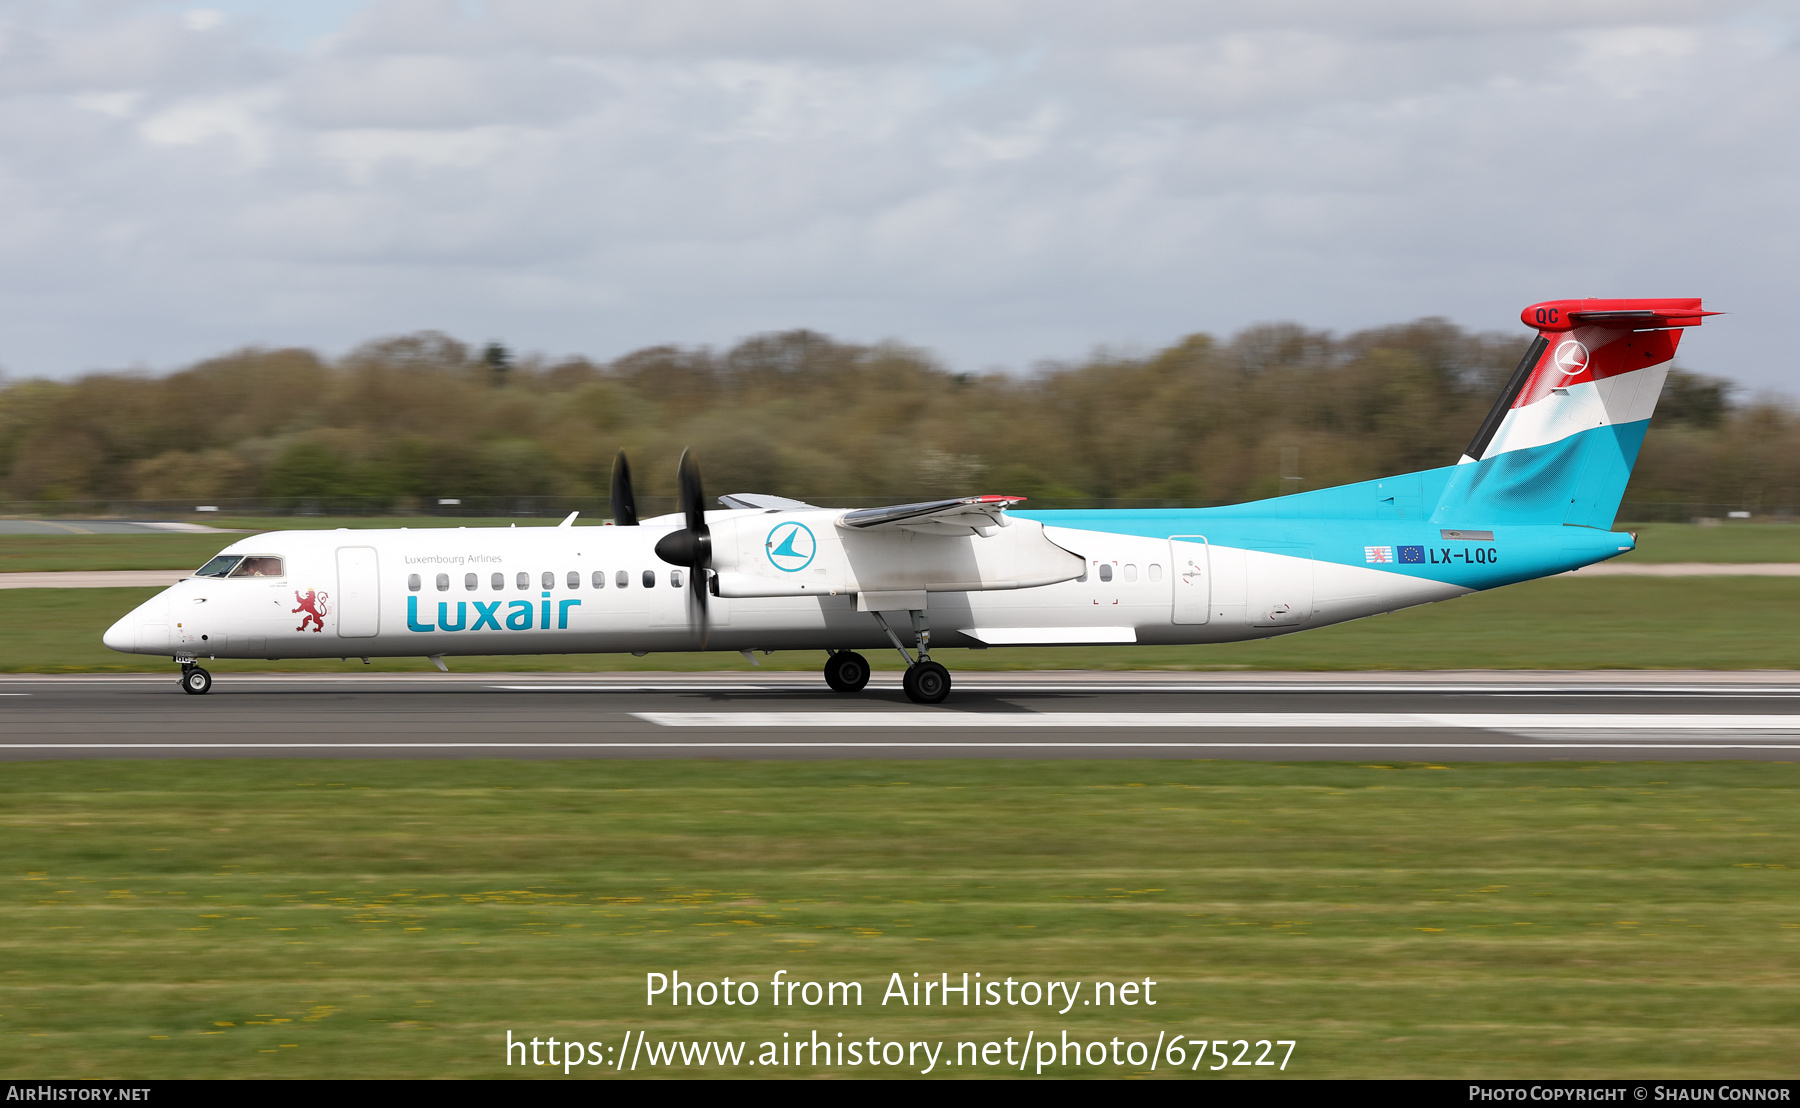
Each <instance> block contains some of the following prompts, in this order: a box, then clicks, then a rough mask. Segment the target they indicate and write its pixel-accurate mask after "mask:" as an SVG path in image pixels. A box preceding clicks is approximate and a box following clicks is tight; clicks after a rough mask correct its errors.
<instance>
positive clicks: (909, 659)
mask: <svg viewBox="0 0 1800 1108" xmlns="http://www.w3.org/2000/svg"><path fill="white" fill-rule="evenodd" d="M872 614H873V615H874V616H875V621H876V622H877V623H879V624H881V629H882V630H883V631H886V632H887V637H888V641H889V642H891V643H893V644H894V649H895V650H898V651H899V652H900V657H901V658H903V659H904V660H905V661H906V676H905V677H904V678H902V679H901V682H900V687H901V688H903V689H905V690H906V696H907V699H909V700H911V701H912V702H913V703H915V704H942V703H943V702H944V698H945V697H948V696H949V695H950V671H949V670H947V669H945V668H944V667H943V666H941V665H938V664H937V663H936V662H934V661H932V660H931V624H930V623H929V621H927V620H926V618H925V612H924V610H923V609H915V610H914V611H912V612H909V613H908V614H909V615H911V616H912V626H913V637H914V642H915V643H916V645H917V650H918V657H917V658H915V657H913V656H912V655H911V654H908V653H907V652H906V646H905V644H903V643H902V642H901V641H900V636H899V635H897V634H895V633H894V629H893V628H892V627H890V626H888V621H887V618H886V617H885V616H883V615H882V614H881V613H880V612H874V613H872Z"/></svg>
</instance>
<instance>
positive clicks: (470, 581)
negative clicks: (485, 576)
mask: <svg viewBox="0 0 1800 1108" xmlns="http://www.w3.org/2000/svg"><path fill="white" fill-rule="evenodd" d="M480 587H481V574H479V573H465V574H463V590H464V591H465V592H474V591H475V590H476V589H478V588H480Z"/></svg>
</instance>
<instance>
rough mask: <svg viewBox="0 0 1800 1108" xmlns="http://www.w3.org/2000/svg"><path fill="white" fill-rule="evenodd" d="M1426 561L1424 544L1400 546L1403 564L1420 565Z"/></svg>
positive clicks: (1401, 562)
mask: <svg viewBox="0 0 1800 1108" xmlns="http://www.w3.org/2000/svg"><path fill="white" fill-rule="evenodd" d="M1424 561H1425V548H1424V547H1422V546H1402V547H1400V564H1401V565H1419V564H1420V563H1422V562H1424Z"/></svg>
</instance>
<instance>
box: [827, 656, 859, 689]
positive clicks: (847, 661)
mask: <svg viewBox="0 0 1800 1108" xmlns="http://www.w3.org/2000/svg"><path fill="white" fill-rule="evenodd" d="M825 683H826V684H827V685H830V686H831V687H832V689H834V690H835V691H837V692H862V691H863V688H864V687H865V686H866V685H868V683H869V660H868V659H867V658H865V657H863V656H862V655H861V654H858V653H857V652H856V651H854V650H834V651H832V652H831V653H830V654H828V655H827V656H826V658H825Z"/></svg>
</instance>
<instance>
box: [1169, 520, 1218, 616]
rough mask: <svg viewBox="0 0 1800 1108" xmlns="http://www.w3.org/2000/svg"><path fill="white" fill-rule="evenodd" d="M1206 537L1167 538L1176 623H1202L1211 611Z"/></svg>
mask: <svg viewBox="0 0 1800 1108" xmlns="http://www.w3.org/2000/svg"><path fill="white" fill-rule="evenodd" d="M1207 553H1208V551H1207V546H1206V538H1205V536H1202V535H1182V536H1180V537H1172V538H1170V539H1169V561H1170V563H1171V565H1172V567H1173V569H1172V572H1173V574H1174V582H1173V585H1174V591H1175V609H1174V612H1173V615H1172V616H1171V618H1172V619H1173V620H1174V622H1176V623H1205V622H1206V621H1207V619H1208V617H1210V616H1211V614H1212V573H1211V572H1210V565H1209V561H1210V559H1209V558H1208V557H1207Z"/></svg>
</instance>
